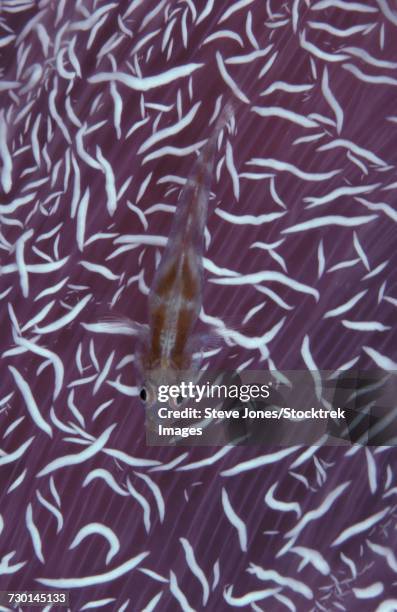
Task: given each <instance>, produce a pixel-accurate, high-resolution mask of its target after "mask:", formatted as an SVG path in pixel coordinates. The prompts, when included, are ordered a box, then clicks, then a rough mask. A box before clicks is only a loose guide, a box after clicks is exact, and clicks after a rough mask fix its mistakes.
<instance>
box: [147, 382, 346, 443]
mask: <svg viewBox="0 0 397 612" xmlns="http://www.w3.org/2000/svg"><path fill="white" fill-rule="evenodd" d="M270 388H271V384H267V385H264V384H262V385H252V384H250V385H216V384H210V383H205V384H202V385H199V384H194V383H192V382H189V383H186V382H182V383H181V384H180V385H160V386H159V388H158V395H157V399H158V402H159V405H158V407H157V414H158V418H159V419H169V420H170V421H171V422H174V421H175V420H177V419H188V420H190V419H198V420H200V419H261V420H262V419H276V420H277V419H328V418H329V417H330V418H338V419H339V418H344V416H345V415H344V411H343V410H341V409H340V408H338V409H335V410H326V409H324V408H310V409H304V410H299V409H296V408H290V407H286V406H280V407H277V408H274V407H273V408H272V409H270V408H269V409H258V408H257V407H255V408H252V407H251V408H250V406H244V407H243V409H237V408H230V409H224V408H222V409H219V408H216V407H215V408H214V407H205V408H197V407H191V406H189V407H186V406H182V404H184V403H185V402H186V401H187V400H190V402H196V403H199V402H202V401H203V400H206V399H211V400H212V399H219V400H226V399H234V400H237V401H239V402H243V403H246V402H250V401H251V400H266V399H269V398H270ZM162 403H167V406H161V404H162ZM170 405H171V406H172V405H175V406H178V405H179V406H180V408H179V409H178V408H170ZM176 429H177V430H178V431H176ZM180 429H181V428H174V427H165V426H164V425H162V424H161V423H160V424H159V425H158V434H159V435H160V436H161V435H182V437H187V436H192V435H196V436H201V435H202V427H200V426H190V427H188V428H185V429H186V431H182V430H181V431H180Z"/></svg>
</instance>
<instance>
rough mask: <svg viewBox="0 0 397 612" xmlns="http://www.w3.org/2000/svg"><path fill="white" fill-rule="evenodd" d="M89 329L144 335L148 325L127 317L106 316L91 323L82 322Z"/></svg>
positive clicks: (109, 332)
mask: <svg viewBox="0 0 397 612" xmlns="http://www.w3.org/2000/svg"><path fill="white" fill-rule="evenodd" d="M83 326H84V327H85V328H86V329H88V330H89V331H95V332H97V333H102V334H120V335H123V336H145V335H147V333H148V331H149V326H148V325H145V324H143V323H137V322H136V321H133V320H132V319H129V318H128V317H116V316H111V315H110V316H107V317H104V318H103V319H101V320H100V321H98V322H97V323H94V324H92V325H89V324H83Z"/></svg>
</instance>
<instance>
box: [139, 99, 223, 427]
mask: <svg viewBox="0 0 397 612" xmlns="http://www.w3.org/2000/svg"><path fill="white" fill-rule="evenodd" d="M226 116H227V112H226V110H225V112H224V113H223V114H222V116H221V118H220V119H219V120H218V122H217V124H216V126H215V129H214V133H213V134H212V136H211V137H210V138H209V140H208V141H207V143H206V144H205V145H204V148H203V149H202V151H201V153H200V155H199V157H198V159H197V160H196V162H195V164H194V166H193V169H192V171H191V173H190V176H189V177H188V179H187V181H186V183H185V186H184V187H183V190H182V193H181V197H180V201H179V203H178V205H177V209H176V212H175V217H174V220H173V224H172V228H171V232H170V235H169V238H168V242H167V245H166V248H165V251H164V253H163V256H162V258H161V261H160V264H159V266H158V269H157V271H156V273H155V276H154V279H153V283H152V287H151V290H150V293H149V300H148V306H149V325H148V330H147V336H146V339H145V342H144V343H143V345H142V350H141V353H140V355H139V358H138V360H137V362H138V366H139V367H140V370H141V374H142V379H143V384H142V392H141V397H142V399H144V401H145V404H146V408H147V417H148V420H149V422H151V421H154V422H155V421H156V413H157V411H156V409H155V407H156V403H157V389H158V387H159V386H160V385H161V384H168V385H170V384H178V383H180V382H181V376H182V373H186V372H188V371H189V370H190V369H191V368H192V367H194V363H193V354H194V352H195V351H197V350H198V349H199V348H200V346H199V341H200V336H198V335H197V334H195V333H194V328H195V325H196V322H197V319H198V316H199V313H200V309H201V305H202V293H203V252H204V232H205V226H206V221H207V211H208V201H209V196H210V188H211V182H212V175H213V167H214V158H215V152H216V143H217V140H218V136H219V133H220V131H221V129H222V127H223V126H224V124H225V119H226Z"/></svg>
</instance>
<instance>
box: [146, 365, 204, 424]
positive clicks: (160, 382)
mask: <svg viewBox="0 0 397 612" xmlns="http://www.w3.org/2000/svg"><path fill="white" fill-rule="evenodd" d="M192 376H193V373H191V372H187V371H185V370H183V371H181V370H179V369H176V368H170V367H168V368H161V367H158V368H154V369H151V370H147V371H145V373H144V380H143V381H142V384H141V386H140V391H139V396H140V398H141V401H142V403H143V405H144V407H145V413H146V425H147V427H148V429H149V430H151V431H158V425H159V424H160V423H162V424H164V418H160V416H159V409H160V408H166V409H168V410H172V411H173V410H181V409H182V408H183V407H184V405H185V404H186V403H187V402H188V401H189V400H188V398H183V397H182V396H181V395H177V394H176V393H174V395H176V397H173V396H171V395H170V393H169V391H170V387H171V386H173V387H174V389H175V388H176V387H180V385H181V383H182V382H186V383H188V382H189V380H190V381H193V380H194V378H192ZM167 424H168V425H169V424H170V420H167Z"/></svg>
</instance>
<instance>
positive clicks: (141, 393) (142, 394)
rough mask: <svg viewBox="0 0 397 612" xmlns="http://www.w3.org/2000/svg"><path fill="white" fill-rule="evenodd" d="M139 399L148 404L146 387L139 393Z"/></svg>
mask: <svg viewBox="0 0 397 612" xmlns="http://www.w3.org/2000/svg"><path fill="white" fill-rule="evenodd" d="M139 397H140V398H141V400H142V401H143V402H146V399H147V393H146V389H145V387H142V389H141V391H140V393H139Z"/></svg>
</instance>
